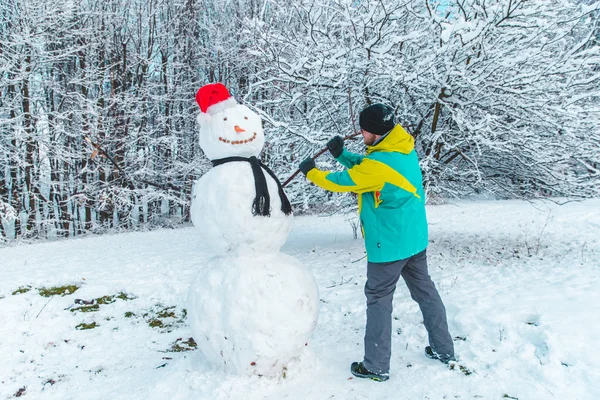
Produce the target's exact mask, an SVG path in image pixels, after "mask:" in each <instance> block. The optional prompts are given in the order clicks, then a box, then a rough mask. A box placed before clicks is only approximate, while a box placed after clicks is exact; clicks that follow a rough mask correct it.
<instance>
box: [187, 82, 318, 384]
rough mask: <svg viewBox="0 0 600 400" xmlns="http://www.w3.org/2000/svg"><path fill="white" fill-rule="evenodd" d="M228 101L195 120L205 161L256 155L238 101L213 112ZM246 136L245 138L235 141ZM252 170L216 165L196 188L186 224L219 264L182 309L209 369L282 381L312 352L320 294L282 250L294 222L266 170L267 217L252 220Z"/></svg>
mask: <svg viewBox="0 0 600 400" xmlns="http://www.w3.org/2000/svg"><path fill="white" fill-rule="evenodd" d="M200 90H202V89H200ZM199 93H200V91H199ZM230 99H231V98H230ZM228 101H229V100H226V101H224V102H220V103H217V104H216V105H212V106H211V107H209V108H208V111H209V113H210V114H211V118H210V119H208V120H207V119H206V118H199V119H198V120H199V121H200V122H201V123H202V125H201V129H200V146H201V147H202V150H203V151H204V152H205V153H206V154H207V156H208V157H209V158H211V159H214V158H221V157H232V156H246V157H249V156H258V153H259V152H260V151H261V150H262V143H263V142H264V134H263V131H262V127H261V120H260V117H259V116H258V115H257V114H255V113H253V112H251V111H250V110H249V109H248V107H246V106H242V105H235V103H233V104H234V105H233V107H232V106H231V104H229V105H227V104H225V106H226V107H225V108H217V111H214V112H211V109H214V108H215V107H219V106H224V104H223V103H227V102H228ZM201 115H203V113H201ZM249 132H254V134H253V136H252V137H251V139H248V140H243V141H241V140H239V139H237V137H238V136H236V135H240V134H243V135H244V134H248V133H249ZM231 135H234V137H232V136H231ZM246 137H247V136H246ZM230 138H231V140H230ZM233 139H235V140H233ZM257 167H258V166H257ZM252 168H253V167H251V165H250V163H249V162H247V161H236V162H229V163H226V164H224V165H218V166H216V167H214V168H213V169H211V170H210V171H208V173H206V174H204V175H203V176H202V177H201V178H200V179H198V180H197V181H196V182H195V184H194V194H193V197H192V207H191V216H192V221H193V223H194V227H195V228H196V230H197V231H198V233H199V236H200V237H201V238H202V239H203V240H204V242H205V243H206V244H208V246H209V249H210V250H209V252H212V253H213V254H214V256H215V257H214V258H212V259H210V260H208V261H206V262H205V263H204V265H203V266H202V268H200V270H199V271H198V274H197V276H196V278H195V279H194V280H193V281H192V282H191V285H190V290H189V295H188V298H187V302H186V307H187V314H188V316H189V318H188V320H189V324H190V326H191V331H192V335H193V336H194V338H195V339H196V343H197V345H198V348H199V349H200V350H201V352H202V354H203V356H204V358H205V359H206V361H207V363H208V364H209V365H211V366H212V367H213V368H216V369H219V370H223V371H227V372H233V373H236V374H239V375H258V376H279V375H283V374H284V373H287V367H288V364H289V363H290V362H291V361H293V360H296V359H298V358H299V357H300V356H301V355H302V353H303V352H304V350H305V349H306V348H307V347H308V345H309V342H310V336H311V334H312V332H313V330H314V329H315V326H316V324H317V318H318V311H319V290H318V289H317V283H316V281H315V278H314V277H313V276H312V275H311V273H310V271H309V270H308V269H307V268H306V267H305V266H303V265H302V264H301V263H300V262H299V261H298V260H296V259H295V258H293V257H290V256H287V255H284V254H282V253H281V252H280V250H281V246H283V244H284V243H285V241H286V239H287V236H288V234H289V231H290V227H291V223H292V215H285V213H284V212H282V210H281V208H282V201H281V199H280V197H279V190H278V185H277V182H276V181H275V180H274V179H273V178H272V177H271V176H270V175H269V174H268V173H267V172H266V171H263V170H261V173H262V174H263V176H264V179H265V180H266V188H265V189H266V190H267V191H268V192H269V193H268V194H269V197H270V201H269V203H268V204H266V202H265V204H264V205H265V208H266V209H267V210H269V214H268V215H254V213H255V210H253V203H254V202H255V197H256V196H257V195H258V193H257V190H259V186H260V185H259V183H258V182H259V179H260V178H259V177H258V176H256V177H255V176H254V172H253V169H252ZM258 168H259V169H260V167H258Z"/></svg>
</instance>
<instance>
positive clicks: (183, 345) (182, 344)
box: [167, 338, 198, 353]
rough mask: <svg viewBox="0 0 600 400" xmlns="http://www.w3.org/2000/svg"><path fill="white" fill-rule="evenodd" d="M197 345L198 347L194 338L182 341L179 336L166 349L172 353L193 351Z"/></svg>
mask: <svg viewBox="0 0 600 400" xmlns="http://www.w3.org/2000/svg"><path fill="white" fill-rule="evenodd" d="M197 347H198V345H197V344H196V341H195V340H194V338H189V339H188V340H186V341H184V340H183V339H182V338H179V339H177V340H176V341H175V343H173V345H172V346H171V348H170V349H169V350H167V351H169V352H173V353H181V352H184V351H194V350H196V348H197Z"/></svg>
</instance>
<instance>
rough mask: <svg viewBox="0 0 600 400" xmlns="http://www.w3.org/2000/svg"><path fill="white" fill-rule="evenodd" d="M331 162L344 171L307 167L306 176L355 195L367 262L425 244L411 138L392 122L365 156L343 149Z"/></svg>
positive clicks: (406, 254)
mask: <svg viewBox="0 0 600 400" xmlns="http://www.w3.org/2000/svg"><path fill="white" fill-rule="evenodd" d="M336 160H337V161H339V162H340V163H341V164H342V165H343V166H345V167H346V168H347V169H346V170H344V171H341V172H329V171H321V170H319V169H317V168H313V169H312V170H310V171H309V172H308V174H307V175H306V177H307V178H308V179H309V180H310V181H311V182H313V183H314V184H315V185H317V186H319V187H321V188H323V189H326V190H330V191H333V192H354V193H358V210H359V214H360V222H361V226H362V232H363V237H364V238H365V247H366V249H367V259H368V261H370V262H389V261H397V260H402V259H405V258H408V257H411V256H413V255H415V254H417V253H419V252H421V251H423V250H424V249H425V248H426V247H427V244H428V233H427V216H426V213H425V192H424V190H423V177H422V175H421V169H420V167H419V159H418V157H417V153H416V152H415V150H414V139H413V137H412V136H411V135H410V134H408V132H406V131H405V130H404V128H402V126H400V125H396V126H395V127H394V129H392V131H391V132H390V133H388V134H387V135H386V136H384V137H382V138H381V139H380V140H379V141H378V142H377V143H375V144H374V145H373V146H367V154H366V156H361V155H359V154H355V153H351V152H349V151H348V150H346V149H344V151H343V152H342V154H341V155H340V156H339V157H338V158H337V159H336Z"/></svg>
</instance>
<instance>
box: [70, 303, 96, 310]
mask: <svg viewBox="0 0 600 400" xmlns="http://www.w3.org/2000/svg"><path fill="white" fill-rule="evenodd" d="M99 309H100V306H99V305H98V304H92V305H89V306H81V307H75V308H71V312H94V311H98V310H99Z"/></svg>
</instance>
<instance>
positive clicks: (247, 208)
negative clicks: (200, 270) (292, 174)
mask: <svg viewBox="0 0 600 400" xmlns="http://www.w3.org/2000/svg"><path fill="white" fill-rule="evenodd" d="M263 172H264V175H265V179H266V181H267V187H268V190H269V193H270V201H271V216H269V217H263V216H254V215H253V214H252V203H253V201H254V198H255V196H256V189H255V184H254V177H253V174H252V167H251V166H250V163H248V162H244V161H241V162H230V163H226V164H223V165H220V166H218V167H216V168H213V169H211V170H210V171H208V172H207V173H206V174H204V175H203V176H202V177H201V178H200V179H199V180H198V181H196V184H195V186H194V193H193V197H192V206H191V215H192V222H193V223H194V226H195V227H196V230H197V231H198V233H199V234H200V236H201V238H202V239H203V240H204V241H205V242H207V243H209V244H210V246H211V248H212V249H213V250H214V252H215V254H219V253H226V252H231V251H233V252H238V253H244V252H248V251H253V252H277V251H279V249H281V246H283V244H284V243H285V240H286V238H287V236H288V233H289V231H290V228H291V226H292V215H285V214H284V213H283V212H282V211H281V199H280V198H279V192H278V187H277V183H276V182H275V180H274V179H273V178H271V177H270V176H269V175H268V173H267V172H266V171H264V170H263Z"/></svg>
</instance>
